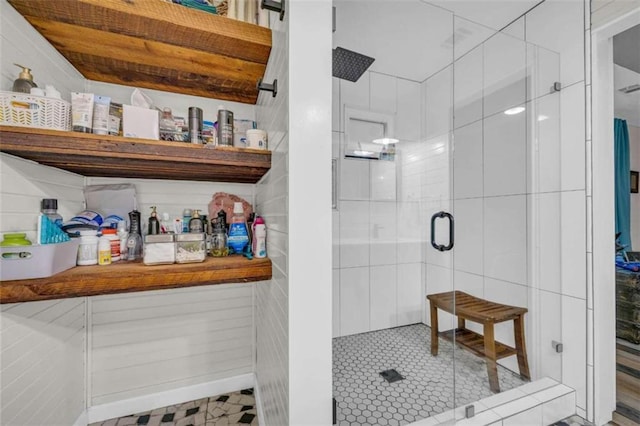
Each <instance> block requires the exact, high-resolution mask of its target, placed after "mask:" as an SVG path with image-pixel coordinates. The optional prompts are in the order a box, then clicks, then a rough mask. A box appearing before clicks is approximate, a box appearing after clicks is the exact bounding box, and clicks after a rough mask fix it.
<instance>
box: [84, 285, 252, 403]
mask: <svg viewBox="0 0 640 426" xmlns="http://www.w3.org/2000/svg"><path fill="white" fill-rule="evenodd" d="M89 306H90V313H91V323H90V332H89V339H90V343H89V366H90V378H89V380H90V393H91V401H90V404H91V405H100V404H105V403H109V402H114V401H119V400H123V399H128V398H133V397H138V396H143V395H148V394H153V393H157V392H162V391H166V390H172V389H178V388H181V387H185V386H192V385H196V384H201V383H206V382H210V381H214V380H218V379H223V378H228V377H233V376H237V375H241V374H247V373H251V372H252V371H253V353H254V335H253V284H230V285H220V286H211V287H193V288H185V289H177V290H163V291H153V292H143V293H136V294H132V295H113V296H101V297H95V298H92V299H90V300H89ZM176 402H179V401H176Z"/></svg>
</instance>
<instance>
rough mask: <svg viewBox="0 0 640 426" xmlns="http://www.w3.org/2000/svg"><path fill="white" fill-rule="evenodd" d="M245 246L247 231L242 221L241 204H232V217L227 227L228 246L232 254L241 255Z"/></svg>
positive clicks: (243, 220)
mask: <svg viewBox="0 0 640 426" xmlns="http://www.w3.org/2000/svg"><path fill="white" fill-rule="evenodd" d="M247 244H249V232H248V231H247V222H245V219H244V210H243V208H242V203H234V204H233V216H232V217H231V224H230V225H229V238H228V245H229V248H230V249H232V250H233V252H234V253H236V254H241V253H243V252H244V249H245V247H247Z"/></svg>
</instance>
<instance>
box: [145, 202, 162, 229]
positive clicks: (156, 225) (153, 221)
mask: <svg viewBox="0 0 640 426" xmlns="http://www.w3.org/2000/svg"><path fill="white" fill-rule="evenodd" d="M159 233H160V221H159V220H158V213H157V212H156V206H151V216H149V232H147V234H149V235H158V234H159Z"/></svg>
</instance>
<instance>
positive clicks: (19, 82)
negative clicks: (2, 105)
mask: <svg viewBox="0 0 640 426" xmlns="http://www.w3.org/2000/svg"><path fill="white" fill-rule="evenodd" d="M13 65H15V66H17V67H20V68H22V71H21V72H20V75H19V76H18V78H17V79H16V80H15V81H14V82H13V91H14V92H20V93H31V88H33V87H38V85H37V84H36V83H34V82H33V75H32V74H31V69H30V68H27V67H24V66H22V65H19V64H13Z"/></svg>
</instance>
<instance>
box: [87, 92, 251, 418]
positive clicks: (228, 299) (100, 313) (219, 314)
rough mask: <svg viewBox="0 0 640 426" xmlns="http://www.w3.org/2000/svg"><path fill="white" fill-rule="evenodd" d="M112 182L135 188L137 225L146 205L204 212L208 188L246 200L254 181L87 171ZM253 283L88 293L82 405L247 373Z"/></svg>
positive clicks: (177, 212)
mask: <svg viewBox="0 0 640 426" xmlns="http://www.w3.org/2000/svg"><path fill="white" fill-rule="evenodd" d="M166 96H167V99H171V96H174V97H175V98H176V99H178V95H170V94H166ZM117 183H132V184H133V185H134V186H135V187H136V199H137V205H138V210H139V211H140V212H141V213H142V218H143V220H142V222H143V227H146V223H147V218H148V216H149V212H150V207H151V206H157V207H158V212H168V213H169V214H170V217H171V218H172V219H173V218H176V217H181V216H182V210H183V209H184V208H185V207H189V208H192V209H200V210H202V211H203V212H207V208H208V207H207V206H208V204H209V202H210V201H211V199H212V196H213V194H214V193H216V192H227V193H231V194H235V195H238V196H240V197H242V198H244V199H246V200H247V201H248V202H250V203H253V201H254V186H253V185H248V184H225V183H211V182H191V181H188V182H184V181H170V180H150V179H116V178H96V177H91V178H87V184H88V185H103V184H117ZM253 287H254V284H243V285H237V284H235V285H221V286H211V287H198V288H189V289H176V290H163V291H157V292H144V293H136V294H129V295H124V294H123V295H114V296H104V297H95V298H91V299H90V300H89V313H90V317H89V319H90V323H89V326H88V327H89V339H90V341H89V353H88V354H89V355H88V356H89V389H90V395H91V397H90V401H89V405H90V406H96V405H101V404H107V403H111V402H116V401H120V400H124V399H129V398H134V397H139V396H144V395H148V394H153V393H156V392H162V391H165V390H171V389H177V388H180V387H185V386H191V385H197V384H201V383H206V382H210V381H214V380H218V379H223V378H229V377H233V376H237V375H241V374H246V373H251V372H253V353H254V351H255V350H254V334H253V333H254V331H253V330H254V324H253Z"/></svg>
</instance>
